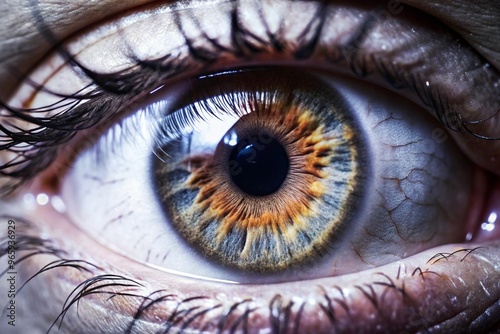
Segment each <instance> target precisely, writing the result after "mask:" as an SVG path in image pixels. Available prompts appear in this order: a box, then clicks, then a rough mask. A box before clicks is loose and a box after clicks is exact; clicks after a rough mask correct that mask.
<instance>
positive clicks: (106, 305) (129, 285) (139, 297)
mask: <svg viewBox="0 0 500 334" xmlns="http://www.w3.org/2000/svg"><path fill="white" fill-rule="evenodd" d="M266 12H267V10H266ZM269 16H271V17H272V15H269ZM111 58H112V57H111ZM487 80H489V79H485V81H487ZM431 84H433V85H434V84H435V83H434V82H431ZM70 92H73V90H72V89H69V91H68V93H70ZM28 95H29V94H28ZM485 101H486V99H485ZM351 103H353V104H355V103H354V101H351ZM35 105H36V104H35ZM471 105H473V103H472V104H471ZM488 110H489V109H488ZM388 116H389V115H388ZM389 118H390V117H389ZM385 124H388V122H385ZM388 132H391V131H390V130H389V131H388ZM437 134H438V135H437V136H434V137H432V136H429V138H438V139H439V138H441V137H440V136H439V133H437ZM385 139H386V140H387V139H388V138H385ZM434 142H435V141H434ZM391 144H394V143H391ZM467 145H468V144H467ZM465 146H466V145H465ZM493 146H495V145H491V147H493ZM484 147H486V146H484ZM489 147H490V146H488V149H490V148H489ZM466 151H467V150H466ZM2 153H4V152H2ZM469 153H470V150H469ZM485 155H488V154H485ZM489 156H491V154H490V155H489ZM2 158H4V156H3V155H2ZM44 186H45V185H41V184H37V183H36V182H35V185H34V186H33V187H32V188H30V189H29V190H27V189H23V190H22V191H23V193H22V194H21V195H26V196H20V197H18V198H17V199H14V200H9V201H7V200H5V201H2V202H1V203H0V212H2V213H4V212H7V213H9V215H10V216H16V217H18V216H19V213H18V212H22V213H23V214H22V216H23V217H20V219H19V220H17V219H16V220H17V224H18V225H17V226H18V228H19V232H20V234H18V236H19V237H23V238H25V239H22V240H32V241H31V242H33V243H34V242H36V243H37V244H38V245H39V247H40V248H37V251H45V252H46V253H51V254H54V253H55V254H57V256H59V257H61V256H62V255H61V254H62V253H64V258H65V259H86V260H87V261H88V262H89V263H90V264H89V263H80V264H79V263H77V262H72V263H68V265H67V266H66V267H64V266H63V265H57V266H55V268H56V269H51V270H48V271H47V272H46V273H45V274H44V275H39V276H37V277H36V278H35V279H34V280H33V281H32V282H36V283H38V284H37V285H35V284H28V285H27V286H26V288H24V290H23V291H22V293H20V294H19V296H22V295H23V294H24V296H29V298H26V299H24V303H23V301H22V300H20V299H18V300H19V301H20V302H21V303H23V304H22V305H23V307H22V308H24V309H26V310H31V307H34V306H33V305H43V306H44V307H41V308H37V309H38V311H37V312H39V313H38V314H40V316H39V317H38V318H37V319H34V317H28V316H27V315H26V314H23V317H22V319H23V320H24V321H25V322H24V324H23V326H24V328H28V326H32V327H29V328H31V329H33V330H27V331H28V332H33V331H34V330H38V329H39V326H36V325H31V323H33V324H35V323H36V324H38V321H39V322H43V323H44V325H45V324H46V323H49V322H51V321H53V320H54V319H55V318H56V317H57V314H59V312H60V308H61V305H63V304H64V301H65V299H66V297H68V296H69V295H70V293H71V292H72V291H73V289H74V288H75V286H78V284H80V283H82V282H83V281H84V280H85V279H86V278H89V279H91V278H93V280H92V281H89V282H87V283H89V285H86V286H85V287H84V288H83V290H81V291H87V292H89V291H91V290H92V289H93V288H96V287H97V286H96V285H94V283H102V286H100V287H99V288H97V289H95V290H93V291H94V292H97V293H94V294H91V295H90V296H91V297H93V298H92V302H90V301H89V300H90V298H87V297H85V298H82V299H80V301H81V304H80V305H81V308H80V309H79V314H78V316H77V315H76V312H74V313H73V312H72V311H73V310H75V309H76V308H75V309H73V308H71V307H70V308H69V309H68V310H69V313H68V314H67V317H66V319H65V322H64V325H63V329H62V331H66V332H83V333H85V332H101V331H102V329H103V328H107V329H110V330H111V331H114V332H117V333H118V332H154V331H160V330H161V331H165V330H167V329H168V328H170V329H175V330H185V329H188V328H196V329H197V330H200V331H201V330H202V329H205V330H207V331H212V332H216V331H217V330H221V328H222V330H221V331H227V332H230V331H232V330H233V329H234V331H237V332H238V331H240V332H245V331H247V330H248V331H250V332H253V331H258V330H266V329H267V330H269V331H273V330H274V331H280V330H290V331H297V332H301V331H305V332H328V331H330V330H331V329H332V327H333V328H336V329H338V330H339V331H346V332H348V331H351V332H352V331H355V330H356V331H358V332H359V331H365V332H370V331H372V330H373V329H374V328H382V329H383V330H392V331H401V330H406V331H424V330H428V331H433V332H439V331H442V332H443V331H454V330H457V328H466V329H465V331H469V332H481V331H482V332H484V331H487V330H488V329H491V328H494V326H495V324H497V321H496V320H495V318H494V316H491V315H496V314H498V306H497V304H498V303H497V301H498V283H497V282H498V263H499V260H498V254H497V253H498V250H497V249H498V243H497V242H491V243H489V244H466V245H463V244H461V245H448V246H443V247H439V248H436V249H431V250H429V251H424V252H421V253H419V254H418V255H416V256H414V257H409V258H406V259H404V260H401V261H398V262H395V263H392V264H389V265H386V266H383V267H378V268H376V269H374V270H367V271H366V272H365V273H364V275H362V276H359V275H357V274H356V275H343V276H338V277H336V278H334V279H331V278H324V279H320V280H311V281H308V282H307V284H304V283H303V282H298V283H296V284H287V285H285V284H276V285H272V286H271V287H272V288H270V289H268V290H265V291H264V290H263V288H262V287H261V286H255V287H252V286H244V287H238V286H237V285H227V284H219V283H213V282H211V284H208V283H201V281H200V280H191V279H189V278H186V277H184V278H183V279H182V280H179V279H178V277H177V276H176V275H171V274H169V273H165V272H162V271H161V270H159V269H158V268H156V267H152V266H146V265H144V264H140V263H137V262H134V261H131V260H130V259H128V258H125V257H122V256H120V255H117V254H116V252H113V251H110V249H109V248H108V247H102V245H100V244H98V243H96V242H95V240H93V239H92V238H88V235H87V234H86V233H82V231H81V230H80V229H78V228H77V227H75V226H74V225H73V224H72V223H71V221H69V220H68V219H67V217H64V215H61V214H60V213H58V212H57V210H58V209H59V210H61V211H62V210H63V207H62V206H61V203H60V201H59V200H58V199H57V197H55V196H53V197H51V196H47V194H45V193H44V192H45V191H46V188H45V187H44ZM32 194H34V195H33V196H32ZM43 195H45V196H43ZM102 197H103V196H102ZM35 203H36V204H35ZM494 207H495V206H494V205H493V206H492V208H494ZM56 208H57V209H56ZM21 218H22V219H21ZM143 218H144V217H142V219H143ZM23 222H25V223H23ZM2 235H6V234H4V233H3V232H2ZM47 236H48V238H47ZM69 236H71V238H72V239H69V238H68V237H69ZM28 237H32V238H33V239H29V238H28ZM47 239H49V240H51V242H50V243H49V242H48V240H47ZM476 246H480V248H477V247H476ZM54 249H56V250H57V252H54ZM62 250H64V251H65V252H62ZM370 253H371V252H367V253H366V254H365V256H369V255H370ZM103 254H106V258H105V259H104V258H103ZM54 259H58V257H55V258H54V257H41V256H39V255H37V256H35V257H32V258H30V259H28V260H26V261H25V262H24V265H25V266H24V267H23V274H22V275H23V276H22V277H21V279H22V280H23V281H26V280H27V279H28V278H29V277H31V276H32V275H34V274H36V273H37V268H40V267H42V266H44V265H46V264H47V263H49V262H50V261H52V260H54ZM91 264H96V265H98V268H96V267H95V266H93V265H91ZM72 265H74V267H71V266H72ZM78 266H80V267H78ZM82 268H83V269H82ZM384 275H386V276H384ZM144 278H147V281H148V282H147V283H144V282H143V279H144ZM141 282H142V283H141ZM464 282H465V283H464ZM137 283H139V284H137ZM40 286H42V287H43V289H41V288H40ZM2 288H3V287H2ZM2 291H4V289H2ZM42 291H47V293H45V292H42ZM79 291H80V290H76V292H79ZM99 293H100V294H99ZM109 296H114V297H113V298H109ZM2 297H4V296H2ZM70 297H71V296H70ZM147 297H150V298H149V299H148V298H147ZM19 298H21V297H19ZM26 300H28V302H26ZM47 300H50V301H51V302H50V303H48V302H47ZM70 300H75V299H72V298H70ZM2 301H3V299H2ZM18 309H20V308H18ZM117 310H118V312H117ZM137 310H142V311H141V312H139V311H137ZM385 310H387V311H385ZM110 315H113V319H110V318H111V317H110ZM115 316H116V317H115ZM28 318H33V320H30V321H29V322H28V320H27V319H28ZM131 319H132V320H131ZM166 319H168V321H167V320H166ZM221 319H222V320H221ZM450 319H451V320H450ZM3 325H4V324H3V323H2V325H1V326H0V328H1V329H2V331H3V327H2V326H3ZM356 326H357V327H356ZM44 327H49V324H47V326H44Z"/></svg>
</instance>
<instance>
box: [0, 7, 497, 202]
mask: <svg viewBox="0 0 500 334" xmlns="http://www.w3.org/2000/svg"><path fill="white" fill-rule="evenodd" d="M321 8H323V6H319V10H321ZM324 12H325V11H318V13H323V15H319V16H316V15H315V16H313V19H312V20H311V22H309V24H308V25H307V27H306V29H309V30H304V31H303V32H302V34H301V36H302V37H303V38H302V40H301V41H300V43H299V45H298V46H297V49H296V50H295V52H294V53H293V57H294V58H295V59H296V60H304V59H307V58H309V57H311V55H312V54H313V52H314V50H315V47H316V44H317V43H318V40H319V36H320V35H321V33H322V31H321V29H322V26H323V22H324V20H325V15H324ZM237 18H238V5H237V4H236V5H234V7H233V10H232V12H231V19H232V22H233V24H232V25H231V28H232V30H231V41H232V45H231V47H232V48H233V49H228V48H226V47H223V46H220V45H219V44H218V43H217V42H216V41H214V40H211V39H210V38H209V37H207V36H206V35H205V36H204V38H205V40H206V42H207V43H208V44H209V45H210V46H212V47H213V48H214V49H215V51H213V50H210V49H209V48H205V49H204V48H203V47H200V48H196V47H195V46H194V45H193V44H192V41H190V40H189V38H188V37H187V36H185V35H184V38H185V40H186V45H187V46H188V49H189V53H190V56H191V59H190V60H189V61H188V62H182V61H181V62H178V60H177V59H175V58H171V57H170V55H166V56H164V57H161V58H158V59H155V60H148V61H145V60H140V59H134V61H135V65H133V66H131V67H130V68H128V69H126V70H122V71H120V72H116V73H111V74H102V73H96V72H93V71H91V70H90V69H88V68H86V67H85V66H84V65H82V64H81V63H80V62H79V61H78V60H76V59H75V57H74V56H73V55H71V54H69V53H68V52H67V51H66V50H64V49H62V48H60V49H59V52H60V53H61V54H62V55H63V56H64V57H65V58H66V59H67V60H68V62H69V63H71V64H72V65H73V66H74V67H75V68H76V69H77V70H79V71H81V72H83V74H85V75H86V76H87V77H88V78H89V79H91V80H92V84H90V85H89V86H87V87H85V88H84V89H83V90H82V91H79V92H76V93H75V94H72V95H61V94H59V95H58V94H57V92H49V93H51V94H53V95H55V96H60V97H61V100H60V101H59V102H57V103H55V104H53V105H49V106H45V107H42V108H36V109H16V108H13V107H10V106H8V105H7V104H6V103H3V102H2V101H0V106H1V107H3V108H4V109H5V110H6V111H8V112H9V113H10V114H11V115H10V116H12V117H17V118H19V119H22V120H25V121H28V122H30V123H32V124H34V125H37V127H36V128H34V129H31V130H21V129H17V128H16V130H18V131H15V130H14V131H13V130H12V129H9V128H8V127H6V126H4V125H3V124H0V131H1V132H3V135H2V136H1V137H0V140H1V145H0V150H8V151H11V152H12V153H14V155H15V156H16V157H15V158H13V159H12V160H10V161H8V162H6V163H4V164H3V166H0V175H3V176H6V177H10V178H11V179H14V180H16V181H17V182H9V183H8V184H7V185H6V186H3V187H2V188H0V194H1V193H7V194H8V193H10V192H12V191H14V190H15V189H16V188H17V187H18V186H19V185H20V184H22V183H24V182H26V181H28V180H30V179H32V178H33V177H35V176H36V175H37V174H38V173H40V172H41V171H43V170H44V169H45V168H46V167H48V166H49V165H50V164H51V163H52V162H53V161H54V159H55V158H56V156H57V154H58V150H59V147H60V146H61V145H63V144H65V143H67V142H68V141H69V140H70V139H71V138H72V137H73V136H74V135H75V134H76V133H77V132H78V131H81V130H84V129H88V128H92V127H93V126H95V125H96V124H99V123H100V122H103V121H105V120H108V119H110V118H112V117H113V116H114V115H115V114H116V112H112V110H118V112H120V111H122V109H123V108H122V107H123V105H124V104H125V103H126V102H127V103H130V101H135V100H137V99H138V98H139V99H140V97H142V96H144V95H145V93H147V92H149V91H153V90H154V89H155V88H156V87H159V86H161V85H162V84H163V83H164V82H167V81H169V80H173V79H175V78H177V77H180V76H181V75H182V73H183V72H186V71H190V70H192V69H196V68H198V72H202V73H203V72H208V70H209V69H210V66H211V65H212V63H213V61H214V60H216V59H218V58H219V56H221V54H225V53H227V54H229V55H231V56H234V57H236V58H238V59H243V60H248V59H251V58H252V56H255V55H257V54H258V53H260V52H262V51H263V50H268V49H269V47H271V48H272V49H273V52H276V53H283V52H284V51H285V47H284V46H283V45H282V43H280V42H279V41H280V40H281V36H279V35H278V36H276V35H275V34H273V33H271V32H270V31H269V29H268V27H267V25H266V33H267V36H268V38H269V41H271V42H268V41H265V40H263V39H262V38H259V37H258V36H256V35H254V34H252V33H251V32H250V31H248V30H247V29H245V28H244V27H241V25H240V24H239V23H238V19H237ZM261 19H262V22H263V23H264V24H265V19H264V18H263V17H261ZM39 22H41V24H42V27H41V28H42V29H41V31H44V32H45V33H46V37H47V38H48V39H49V40H52V41H53V42H54V44H55V45H60V42H59V41H57V40H55V37H54V36H52V33H51V32H50V30H49V29H48V28H47V27H44V26H43V20H39ZM177 22H178V25H179V28H180V31H183V30H182V26H181V23H180V21H179V20H177ZM370 22H371V20H367V21H366V22H365V23H364V24H363V26H362V28H361V29H359V31H357V32H356V33H354V34H353V36H354V38H352V40H351V41H350V43H348V44H347V45H346V46H345V47H344V48H345V49H346V50H355V49H356V45H359V44H360V43H362V40H363V36H365V37H366V36H367V34H366V32H367V29H368V27H369V24H370ZM316 23H317V24H316ZM310 29H315V30H314V31H313V34H312V36H313V38H312V39H310V40H308V39H306V38H305V36H307V35H310V34H309V33H310V32H311V30H310ZM362 32H364V34H363V33H362ZM282 33H283V32H282ZM336 51H338V56H336V57H335V58H332V57H330V56H329V55H326V56H325V57H326V58H327V60H328V61H329V62H331V63H338V62H341V61H347V63H348V64H349V65H350V70H351V72H352V73H353V74H354V75H355V76H357V77H361V78H364V77H366V76H367V75H369V74H372V73H370V72H368V66H367V63H366V62H367V61H366V59H364V58H361V59H359V58H356V53H355V52H353V53H349V56H348V57H350V58H346V54H347V53H346V52H342V50H336ZM264 52H265V51H264ZM370 61H371V62H372V63H373V64H374V67H375V69H376V70H375V72H376V73H378V74H380V75H381V77H382V78H384V79H385V80H386V81H387V83H389V84H390V85H391V86H392V87H393V88H394V89H401V88H404V87H410V88H411V89H412V90H413V92H414V93H416V94H417V95H418V97H419V98H420V100H421V101H422V102H423V103H424V104H425V105H427V106H429V107H431V108H432V109H433V110H435V112H436V115H437V117H438V119H439V120H440V121H441V122H442V123H443V124H444V125H445V126H446V127H448V128H449V129H451V130H453V131H467V132H469V133H471V134H473V135H476V136H478V137H482V138H485V139H494V138H488V137H483V136H480V135H479V134H476V133H474V132H472V131H470V130H469V129H468V128H467V124H468V123H467V122H466V121H465V120H463V119H462V117H461V116H460V115H458V114H456V113H451V112H449V107H448V105H447V102H446V99H445V98H444V97H443V96H442V95H441V94H440V93H439V91H437V90H436V89H434V88H430V87H428V86H427V85H426V84H425V80H423V78H421V77H420V75H418V74H414V73H407V72H405V71H404V70H400V69H399V68H397V67H396V66H394V65H391V64H390V63H389V62H387V63H386V62H384V60H383V59H376V58H375V57H373V56H372V57H371V59H370ZM144 78H146V80H144ZM31 85H33V86H34V87H35V88H36V89H37V90H46V89H45V87H44V86H42V85H37V84H35V83H31ZM68 100H70V101H71V102H68ZM43 112H56V115H54V116H51V117H49V118H42V117H36V114H37V113H43ZM484 121H487V120H482V121H480V122H484ZM476 123H477V122H476ZM469 124H471V123H469ZM30 145H32V147H30ZM27 147H28V148H27Z"/></svg>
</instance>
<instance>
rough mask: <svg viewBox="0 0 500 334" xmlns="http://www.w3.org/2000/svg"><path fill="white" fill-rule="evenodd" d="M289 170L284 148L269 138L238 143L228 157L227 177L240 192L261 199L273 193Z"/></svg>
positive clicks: (245, 140)
mask: <svg viewBox="0 0 500 334" xmlns="http://www.w3.org/2000/svg"><path fill="white" fill-rule="evenodd" d="M260 139H262V138H260ZM289 168H290V162H289V160H288V156H287V154H286V152H285V149H284V148H283V146H282V145H281V144H280V143H278V142H277V141H276V140H275V139H272V138H269V137H268V138H264V139H262V140H259V138H251V139H244V140H241V141H240V142H239V143H238V144H237V145H236V146H235V147H234V148H233V150H232V151H231V154H230V156H229V173H230V175H231V178H232V179H233V181H234V183H235V184H236V186H238V187H239V188H240V189H241V190H242V191H244V192H246V193H247V194H249V195H253V196H265V195H269V194H272V193H274V192H275V191H277V190H278V189H279V188H280V187H281V185H282V184H283V181H284V180H285V178H286V176H287V175H288V170H289Z"/></svg>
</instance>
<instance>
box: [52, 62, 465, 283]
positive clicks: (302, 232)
mask: <svg viewBox="0 0 500 334" xmlns="http://www.w3.org/2000/svg"><path fill="white" fill-rule="evenodd" d="M381 97H382V99H381ZM389 101H391V102H389ZM402 106H404V108H402ZM436 130H441V131H443V130H442V128H441V127H440V126H439V125H438V123H437V122H436V121H434V120H432V118H431V117H430V116H428V115H427V114H425V113H424V112H423V111H422V110H421V109H419V108H418V107H417V106H415V105H414V104H413V103H411V102H409V101H406V100H405V99H402V98H398V97H397V96H395V95H394V94H392V93H390V92H387V91H384V90H382V89H378V88H375V87H373V86H372V85H370V84H362V83H360V82H359V81H356V80H352V79H348V78H345V77H342V76H340V77H339V76H334V75H332V74H328V73H326V72H320V71H308V70H305V69H293V68H281V69H280V68H276V67H272V68H266V67H264V68H255V69H249V70H244V71H231V72H229V73H226V74H218V75H208V76H204V77H203V78H201V79H191V80H187V81H186V80H180V81H179V82H178V83H177V84H171V85H168V86H166V87H165V88H163V89H162V90H160V91H157V92H155V93H154V94H152V95H151V96H150V97H149V98H148V100H147V101H146V102H144V104H143V105H140V106H139V107H138V110H137V111H136V112H135V113H134V114H132V115H131V116H130V117H127V118H124V119H123V120H121V121H120V122H119V123H118V124H116V125H113V126H112V127H111V128H110V129H109V130H108V131H107V132H105V133H104V134H103V135H102V136H101V137H100V138H99V140H98V141H97V143H96V144H95V145H93V146H92V147H90V148H89V149H88V150H86V151H84V152H82V154H81V155H80V156H79V157H77V158H76V160H75V162H74V164H72V166H71V168H70V170H69V171H68V173H67V176H64V177H63V178H62V181H61V189H62V190H61V195H60V196H61V198H62V200H63V202H64V203H65V204H66V208H67V213H66V214H67V215H68V216H69V217H70V219H71V220H72V221H74V222H75V223H76V224H77V225H78V226H80V227H81V228H82V229H84V230H86V231H87V232H88V233H89V234H90V235H92V236H94V237H95V238H96V239H98V240H100V241H101V242H102V243H103V244H106V245H111V247H115V248H116V249H117V250H118V251H119V252H121V253H123V254H125V255H127V256H129V257H131V258H133V259H136V260H139V261H145V262H147V263H152V264H154V265H157V266H160V267H162V268H166V269H169V270H174V271H176V272H180V273H181V274H187V275H197V276H201V277H206V278H210V279H220V280H229V281H237V282H250V283H255V282H276V281H288V280H290V278H289V277H300V279H311V278H316V277H328V276H334V275H340V274H346V273H351V272H357V271H361V270H364V269H368V268H371V267H374V266H380V265H383V264H386V263H390V262H392V261H394V260H396V259H400V258H404V257H407V256H409V255H412V254H415V253H417V252H419V251H422V250H425V249H427V248H430V247H433V246H437V245H440V244H443V243H452V242H460V241H462V240H463V239H464V237H465V227H464V226H463V224H462V225H460V224H457V222H459V221H460V217H463V216H466V215H468V214H470V213H469V209H468V207H469V203H470V202H471V201H473V200H474V198H473V197H472V196H470V192H471V187H472V182H473V172H474V168H473V167H472V164H471V163H470V162H469V161H468V160H467V159H466V158H465V157H464V156H463V155H462V154H461V153H460V152H459V151H458V149H457V148H456V147H455V146H454V144H453V142H452V141H451V140H447V141H446V140H444V141H443V142H439V143H438V142H436V141H433V140H432V139H431V138H433V133H435V132H436ZM259 131H263V132H262V133H264V134H265V136H263V137H262V138H264V139H266V140H267V141H269V140H268V139H269V138H271V139H272V140H271V141H269V142H274V143H275V144H276V145H274V146H277V145H279V146H278V148H280V149H282V150H283V151H284V153H285V157H284V158H285V162H288V163H289V171H287V172H286V175H285V177H284V181H283V182H282V183H280V184H278V190H276V191H275V192H274V193H272V194H263V195H259V194H251V193H249V191H248V190H246V189H243V188H241V187H240V185H238V184H237V183H236V182H235V181H234V179H233V178H232V176H231V168H233V169H235V168H236V169H237V168H238V167H241V166H240V165H239V164H238V161H236V165H231V162H232V160H231V159H232V156H233V155H235V154H237V153H239V152H241V151H240V150H239V149H238V144H241V142H239V139H238V138H239V137H240V136H242V137H243V139H246V138H252V136H258V135H259V133H260V132H259ZM395 134H396V135H395ZM257 138H258V137H257ZM231 140H234V141H235V142H234V143H233V144H235V145H233V147H235V148H236V152H237V153H234V149H232V148H231V147H232V146H231V145H227V144H225V142H230V141H231ZM253 144H255V145H262V144H263V143H261V142H259V141H258V140H257V141H256V142H254V143H253ZM240 146H241V145H240ZM249 146H250V147H252V146H251V145H243V146H241V148H242V149H248V147H249ZM262 146H264V145H262ZM233 162H234V161H233ZM240 172H241V170H240ZM247 177H248V176H247ZM251 182H252V183H258V182H260V181H259V180H252V181H251ZM451 193H453V194H455V195H454V196H450V195H449V194H451ZM97 199H98V200H97ZM457 207H459V208H462V209H460V210H457V209H453V208H457ZM463 222H464V221H463ZM145 224H147V225H145ZM118 227H119V228H118ZM131 231H137V233H131ZM144 245H148V247H144Z"/></svg>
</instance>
